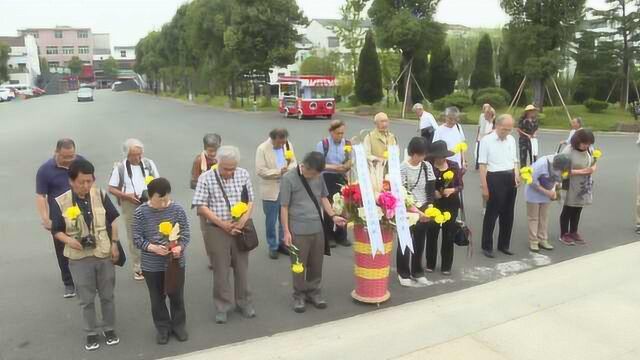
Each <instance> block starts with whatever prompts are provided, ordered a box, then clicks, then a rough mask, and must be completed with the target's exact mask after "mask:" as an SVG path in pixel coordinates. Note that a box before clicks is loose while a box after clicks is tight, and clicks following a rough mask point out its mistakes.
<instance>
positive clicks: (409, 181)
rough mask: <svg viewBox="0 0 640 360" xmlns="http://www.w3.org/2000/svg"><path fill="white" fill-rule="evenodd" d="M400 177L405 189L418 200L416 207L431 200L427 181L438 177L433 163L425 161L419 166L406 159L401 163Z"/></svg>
mask: <svg viewBox="0 0 640 360" xmlns="http://www.w3.org/2000/svg"><path fill="white" fill-rule="evenodd" d="M400 178H401V179H402V184H403V185H404V187H405V189H407V191H408V192H409V193H410V194H411V195H413V197H414V199H415V200H416V207H419V208H420V207H422V206H424V204H426V203H427V201H428V200H429V199H428V198H429V196H428V194H427V182H429V181H435V179H436V177H435V175H434V174H433V167H432V166H431V164H430V163H428V162H426V161H425V162H422V163H421V164H420V165H418V166H413V165H411V164H409V162H408V161H405V162H403V163H402V164H400Z"/></svg>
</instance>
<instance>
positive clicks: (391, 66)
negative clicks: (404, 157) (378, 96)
mask: <svg viewBox="0 0 640 360" xmlns="http://www.w3.org/2000/svg"><path fill="white" fill-rule="evenodd" d="M378 55H379V56H380V68H381V70H382V85H383V87H384V88H385V89H387V103H389V100H390V99H389V96H390V91H391V89H392V88H393V87H394V86H396V85H397V84H395V81H396V80H398V73H397V71H398V69H399V68H400V62H401V58H402V55H401V54H400V53H399V52H398V51H392V50H388V49H382V50H381V51H380V53H379V54H378ZM400 71H402V70H400Z"/></svg>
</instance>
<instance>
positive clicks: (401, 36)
mask: <svg viewBox="0 0 640 360" xmlns="http://www.w3.org/2000/svg"><path fill="white" fill-rule="evenodd" d="M439 2H440V0H414V1H405V0H402V1H401V0H374V1H373V4H372V5H371V8H370V9H369V17H370V18H371V21H372V23H373V26H374V31H375V34H376V37H377V42H378V44H379V45H380V47H382V48H386V49H394V50H399V51H401V53H402V64H404V65H411V67H412V68H413V65H414V64H413V62H414V61H420V62H422V65H425V64H426V57H427V54H428V53H429V52H430V51H432V50H433V49H439V48H441V47H442V44H444V39H445V34H444V30H443V28H442V26H441V25H440V24H438V23H436V22H435V21H434V20H433V15H434V14H435V11H436V9H437V6H438V3H439ZM400 71H402V70H400ZM412 73H413V70H412ZM415 77H416V80H417V81H418V83H419V84H420V87H421V88H422V89H426V88H427V87H428V84H427V83H426V81H425V78H426V76H420V77H418V76H415ZM421 81H422V82H421ZM411 82H412V80H411V78H410V77H409V73H408V71H405V72H404V73H403V78H402V82H401V83H400V86H399V88H400V89H402V88H403V87H404V88H406V87H407V85H408V84H410V83H411ZM409 89H410V91H411V89H412V86H409ZM408 98H409V99H413V98H414V96H413V95H412V94H408ZM411 106H412V104H411V101H409V102H407V103H406V104H405V109H410V108H411Z"/></svg>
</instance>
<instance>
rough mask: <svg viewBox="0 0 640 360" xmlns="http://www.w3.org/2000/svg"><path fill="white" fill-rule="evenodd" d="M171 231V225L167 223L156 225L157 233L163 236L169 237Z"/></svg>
mask: <svg viewBox="0 0 640 360" xmlns="http://www.w3.org/2000/svg"><path fill="white" fill-rule="evenodd" d="M172 230H173V225H172V224H171V222H169V221H163V222H161V223H160V224H159V225H158V232H159V233H160V234H162V235H163V236H166V237H169V235H171V231H172Z"/></svg>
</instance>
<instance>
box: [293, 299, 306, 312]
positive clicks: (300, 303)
mask: <svg viewBox="0 0 640 360" xmlns="http://www.w3.org/2000/svg"><path fill="white" fill-rule="evenodd" d="M306 310H307V308H306V305H305V304H304V299H302V298H295V299H293V311H295V312H297V313H298V314H302V313H303V312H305V311H306Z"/></svg>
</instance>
